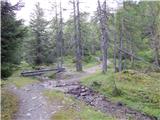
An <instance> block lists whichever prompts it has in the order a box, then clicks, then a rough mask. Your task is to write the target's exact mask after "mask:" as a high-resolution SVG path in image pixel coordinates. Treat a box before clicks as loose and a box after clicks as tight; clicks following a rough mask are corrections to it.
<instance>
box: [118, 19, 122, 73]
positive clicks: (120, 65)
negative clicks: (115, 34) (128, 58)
mask: <svg viewBox="0 0 160 120" xmlns="http://www.w3.org/2000/svg"><path fill="white" fill-rule="evenodd" d="M119 31H120V38H119V48H120V49H123V38H122V37H123V19H122V20H121V23H120V28H119ZM118 70H119V71H122V52H121V51H120V50H119V52H118Z"/></svg>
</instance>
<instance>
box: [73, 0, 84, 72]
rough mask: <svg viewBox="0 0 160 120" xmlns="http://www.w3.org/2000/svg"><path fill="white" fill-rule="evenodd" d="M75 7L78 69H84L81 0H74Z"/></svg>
mask: <svg viewBox="0 0 160 120" xmlns="http://www.w3.org/2000/svg"><path fill="white" fill-rule="evenodd" d="M73 9H74V40H75V49H76V52H75V54H76V70H77V71H82V43H81V30H80V12H79V0H76V2H75V0H73Z"/></svg>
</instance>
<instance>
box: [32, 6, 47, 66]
mask: <svg viewBox="0 0 160 120" xmlns="http://www.w3.org/2000/svg"><path fill="white" fill-rule="evenodd" d="M31 17H32V18H31V21H30V27H31V31H32V34H33V40H32V50H31V52H32V54H33V56H32V57H33V61H34V64H35V65H40V64H42V63H45V59H46V48H47V47H48V42H47V41H48V37H47V25H48V22H47V21H46V20H45V19H44V11H43V9H42V8H41V7H40V3H37V4H36V6H35V11H34V13H32V14H31ZM33 42H34V43H33Z"/></svg>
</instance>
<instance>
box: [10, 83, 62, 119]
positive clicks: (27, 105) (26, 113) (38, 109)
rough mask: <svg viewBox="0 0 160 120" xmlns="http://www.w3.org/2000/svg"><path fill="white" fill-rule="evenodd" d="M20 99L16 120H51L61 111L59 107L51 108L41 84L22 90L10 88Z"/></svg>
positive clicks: (28, 86)
mask: <svg viewBox="0 0 160 120" xmlns="http://www.w3.org/2000/svg"><path fill="white" fill-rule="evenodd" d="M8 89H10V90H12V91H13V92H14V93H15V94H16V95H17V96H18V97H19V98H20V103H19V106H20V108H19V112H18V113H17V115H16V116H15V118H14V120H50V117H51V116H52V115H53V114H54V113H55V112H56V111H57V110H58V109H59V106H58V105H56V104H55V105H54V106H51V105H49V104H48V102H47V99H46V98H45V97H44V96H43V93H42V92H43V91H44V90H45V88H44V86H43V85H41V83H38V84H37V83H36V84H32V85H27V86H25V87H22V88H16V87H14V86H10V87H9V88H8Z"/></svg>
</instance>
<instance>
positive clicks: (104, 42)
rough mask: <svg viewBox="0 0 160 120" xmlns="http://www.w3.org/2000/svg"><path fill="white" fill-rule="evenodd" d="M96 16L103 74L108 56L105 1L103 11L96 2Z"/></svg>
mask: <svg viewBox="0 0 160 120" xmlns="http://www.w3.org/2000/svg"><path fill="white" fill-rule="evenodd" d="M98 15H99V21H100V28H101V51H102V72H103V73H105V72H106V71H107V56H108V55H107V54H108V51H107V49H108V40H109V37H108V29H107V25H106V22H107V20H106V18H107V13H106V0H105V1H104V2H103V9H102V8H101V5H100V2H99V0H98Z"/></svg>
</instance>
